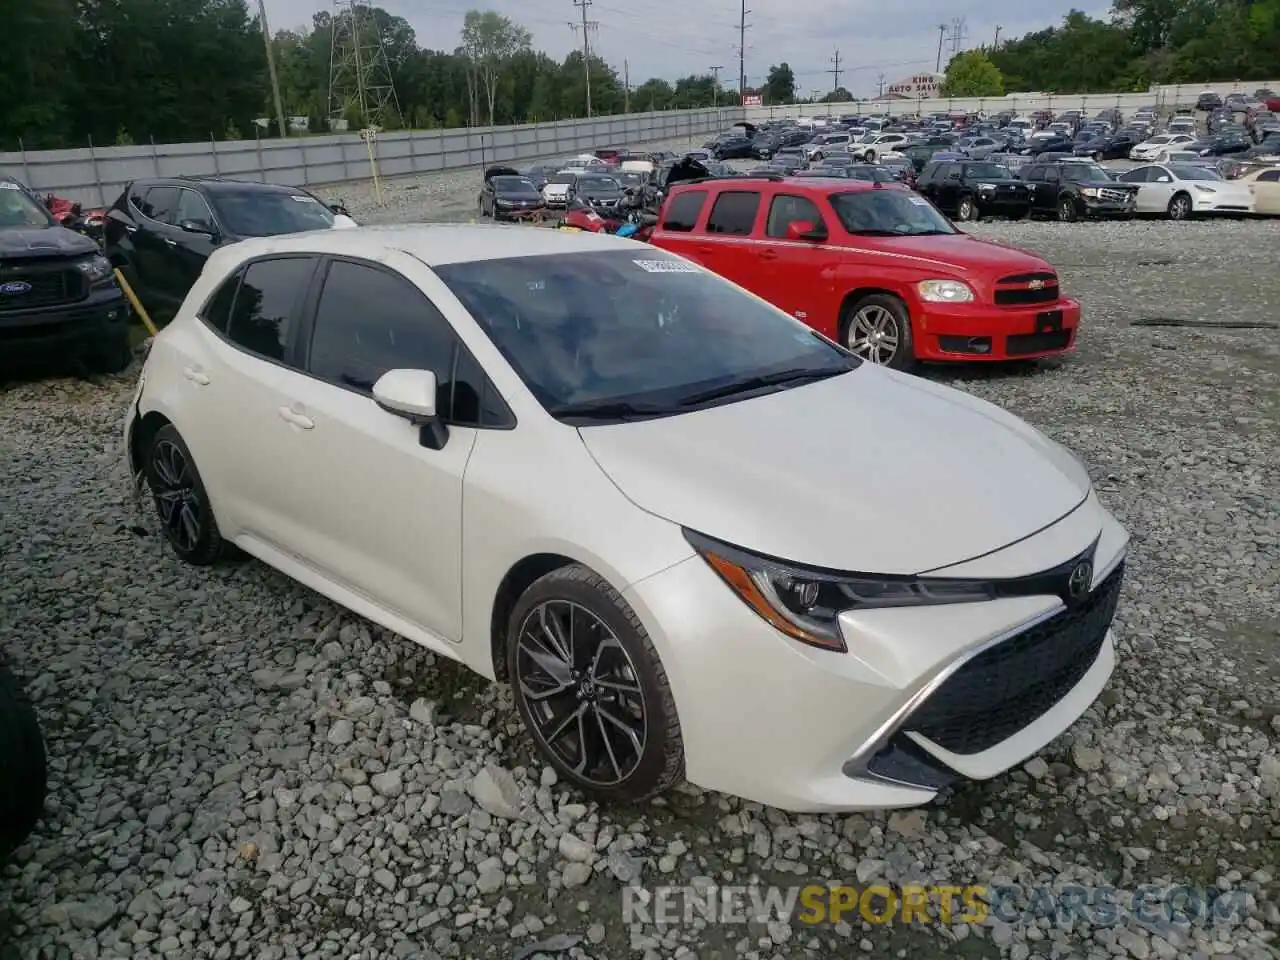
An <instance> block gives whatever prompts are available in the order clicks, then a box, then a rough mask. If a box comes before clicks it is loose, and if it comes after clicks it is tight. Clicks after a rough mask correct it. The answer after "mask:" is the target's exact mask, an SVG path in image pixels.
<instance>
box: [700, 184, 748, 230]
mask: <svg viewBox="0 0 1280 960" xmlns="http://www.w3.org/2000/svg"><path fill="white" fill-rule="evenodd" d="M759 209H760V194H758V193H747V192H745V191H740V190H734V191H726V192H725V193H722V194H720V196H718V197H716V202H715V206H713V207H712V208H711V216H709V217H707V233H728V234H733V235H735V236H745V235H746V234H749V233H750V232H751V228H752V227H753V226H755V222H756V211H757V210H759Z"/></svg>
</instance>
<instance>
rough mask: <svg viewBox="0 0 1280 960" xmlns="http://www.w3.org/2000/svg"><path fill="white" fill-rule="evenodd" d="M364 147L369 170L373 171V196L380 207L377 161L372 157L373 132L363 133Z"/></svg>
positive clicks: (380, 192) (380, 195)
mask: <svg viewBox="0 0 1280 960" xmlns="http://www.w3.org/2000/svg"><path fill="white" fill-rule="evenodd" d="M364 145H365V147H367V148H368V150H369V169H370V170H371V171H373V194H374V196H375V197H376V198H377V202H378V206H382V183H381V182H380V181H379V180H378V161H377V160H376V159H375V158H374V156H373V132H372V131H365V137H364Z"/></svg>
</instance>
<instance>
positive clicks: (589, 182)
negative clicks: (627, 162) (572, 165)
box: [574, 173, 622, 207]
mask: <svg viewBox="0 0 1280 960" xmlns="http://www.w3.org/2000/svg"><path fill="white" fill-rule="evenodd" d="M574 193H575V194H576V195H577V196H578V197H579V198H580V199H582V200H586V201H587V202H588V203H590V204H591V205H592V206H595V207H616V206H617V205H618V204H619V203H620V202H621V201H622V184H620V183H618V181H617V180H615V179H614V178H613V177H607V176H605V175H604V174H601V173H586V174H583V175H582V176H580V177H578V182H577V183H576V184H575V185H574Z"/></svg>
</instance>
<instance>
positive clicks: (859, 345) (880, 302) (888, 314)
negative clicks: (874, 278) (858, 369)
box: [841, 293, 916, 370]
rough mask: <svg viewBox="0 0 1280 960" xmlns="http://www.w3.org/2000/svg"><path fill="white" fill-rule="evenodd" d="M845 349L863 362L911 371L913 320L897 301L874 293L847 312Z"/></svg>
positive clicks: (844, 325)
mask: <svg viewBox="0 0 1280 960" xmlns="http://www.w3.org/2000/svg"><path fill="white" fill-rule="evenodd" d="M841 329H842V330H843V331H844V342H845V346H846V347H848V348H849V350H850V351H852V352H853V353H855V354H857V355H858V356H859V357H861V358H862V359H863V360H866V361H868V362H870V363H875V364H878V365H880V366H885V367H892V368H893V369H895V370H909V369H911V368H912V367H913V366H914V365H915V362H916V358H915V344H914V343H913V342H912V337H911V316H910V314H908V313H907V306H906V304H904V303H903V302H902V301H901V300H899V299H898V298H897V297H893V296H889V295H888V294H883V293H874V294H871V295H869V296H866V297H863V298H862V299H860V300H858V301H856V302H855V303H852V304H850V305H849V306H848V307H847V308H846V309H845V317H844V321H843V323H842V324H841Z"/></svg>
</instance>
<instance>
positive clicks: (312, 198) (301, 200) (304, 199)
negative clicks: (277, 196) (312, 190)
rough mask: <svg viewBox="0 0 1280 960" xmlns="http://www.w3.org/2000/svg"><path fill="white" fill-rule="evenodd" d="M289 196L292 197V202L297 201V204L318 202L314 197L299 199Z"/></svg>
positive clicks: (292, 195)
mask: <svg viewBox="0 0 1280 960" xmlns="http://www.w3.org/2000/svg"><path fill="white" fill-rule="evenodd" d="M289 196H290V197H292V198H293V199H294V200H297V201H298V202H299V203H319V202H320V201H319V200H317V199H316V198H315V197H299V196H295V195H294V194H290V195H289Z"/></svg>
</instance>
